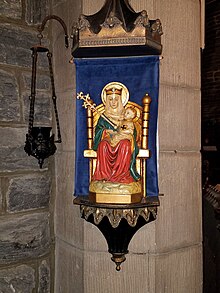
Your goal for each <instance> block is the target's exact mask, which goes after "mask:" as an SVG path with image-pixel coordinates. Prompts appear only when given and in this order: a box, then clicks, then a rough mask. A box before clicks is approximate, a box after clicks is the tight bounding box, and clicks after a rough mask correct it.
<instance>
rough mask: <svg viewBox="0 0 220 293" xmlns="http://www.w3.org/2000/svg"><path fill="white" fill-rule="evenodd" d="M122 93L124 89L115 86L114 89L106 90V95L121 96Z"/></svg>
mask: <svg viewBox="0 0 220 293" xmlns="http://www.w3.org/2000/svg"><path fill="white" fill-rule="evenodd" d="M121 93H122V88H121V89H118V88H116V87H114V86H113V87H110V88H108V89H106V95H112V94H115V95H120V96H121Z"/></svg>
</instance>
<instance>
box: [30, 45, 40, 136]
mask: <svg viewBox="0 0 220 293" xmlns="http://www.w3.org/2000/svg"><path fill="white" fill-rule="evenodd" d="M32 50H33V53H32V78H31V95H30V97H29V98H30V115H29V125H28V134H29V135H31V130H32V128H33V123H34V103H35V97H36V70H37V56H38V54H37V48H33V49H32Z"/></svg>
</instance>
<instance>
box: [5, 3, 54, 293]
mask: <svg viewBox="0 0 220 293" xmlns="http://www.w3.org/2000/svg"><path fill="white" fill-rule="evenodd" d="M48 12H49V1H47V0H34V1H30V0H24V1H23V0H18V1H13V0H8V1H1V3H0V52H1V54H0V136H1V139H0V292H4V293H8V292H22V293H30V292H45V293H46V292H53V277H52V276H53V269H52V264H53V262H54V257H53V251H54V240H53V239H54V236H53V206H52V203H53V196H52V194H53V191H52V181H53V179H52V176H51V172H50V165H51V163H52V161H51V162H46V164H45V166H44V168H43V169H42V170H39V167H38V163H37V160H36V159H34V158H31V157H28V155H27V154H26V153H25V152H24V149H23V148H24V142H25V134H26V132H27V125H28V115H29V95H30V83H31V64H32V58H31V51H30V47H31V46H33V45H34V44H36V43H37V38H36V35H37V33H36V25H37V24H38V23H40V22H41V20H42V19H43V18H44V17H45V15H46V14H47V13H48ZM46 42H47V43H48V41H46ZM40 59H41V60H40V70H39V71H38V77H39V79H38V82H37V89H38V90H37V100H36V109H35V110H36V117H35V118H36V120H35V121H36V125H39V124H40V123H46V125H50V124H51V113H50V110H49V99H48V91H49V88H50V81H49V77H48V70H47V65H45V64H44V60H43V59H42V58H40ZM49 97H50V96H49Z"/></svg>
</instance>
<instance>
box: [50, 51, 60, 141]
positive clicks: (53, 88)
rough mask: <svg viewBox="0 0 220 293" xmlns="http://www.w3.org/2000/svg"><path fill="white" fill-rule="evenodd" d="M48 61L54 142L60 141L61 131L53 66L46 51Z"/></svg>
mask: <svg viewBox="0 0 220 293" xmlns="http://www.w3.org/2000/svg"><path fill="white" fill-rule="evenodd" d="M47 57H48V62H49V70H50V80H51V87H52V101H53V106H54V112H55V118H56V124H57V138H58V139H57V140H56V141H55V142H57V143H61V141H62V140H61V133H60V123H59V117H58V111H57V103H56V100H57V96H56V92H55V84H54V76H53V67H52V53H51V52H48V53H47Z"/></svg>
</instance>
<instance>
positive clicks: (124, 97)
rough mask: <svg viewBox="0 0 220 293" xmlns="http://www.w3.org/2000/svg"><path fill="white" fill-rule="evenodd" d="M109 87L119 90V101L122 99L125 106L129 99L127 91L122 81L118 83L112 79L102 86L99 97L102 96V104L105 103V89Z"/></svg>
mask: <svg viewBox="0 0 220 293" xmlns="http://www.w3.org/2000/svg"><path fill="white" fill-rule="evenodd" d="M109 87H115V88H117V89H120V90H121V101H122V105H123V106H125V105H126V104H127V102H128V100H129V91H128V89H127V87H126V86H125V85H124V84H123V83H120V82H117V81H113V82H110V83H108V84H106V85H105V86H104V88H103V89H102V93H101V98H102V102H103V104H104V105H105V104H106V89H108V88H109Z"/></svg>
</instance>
